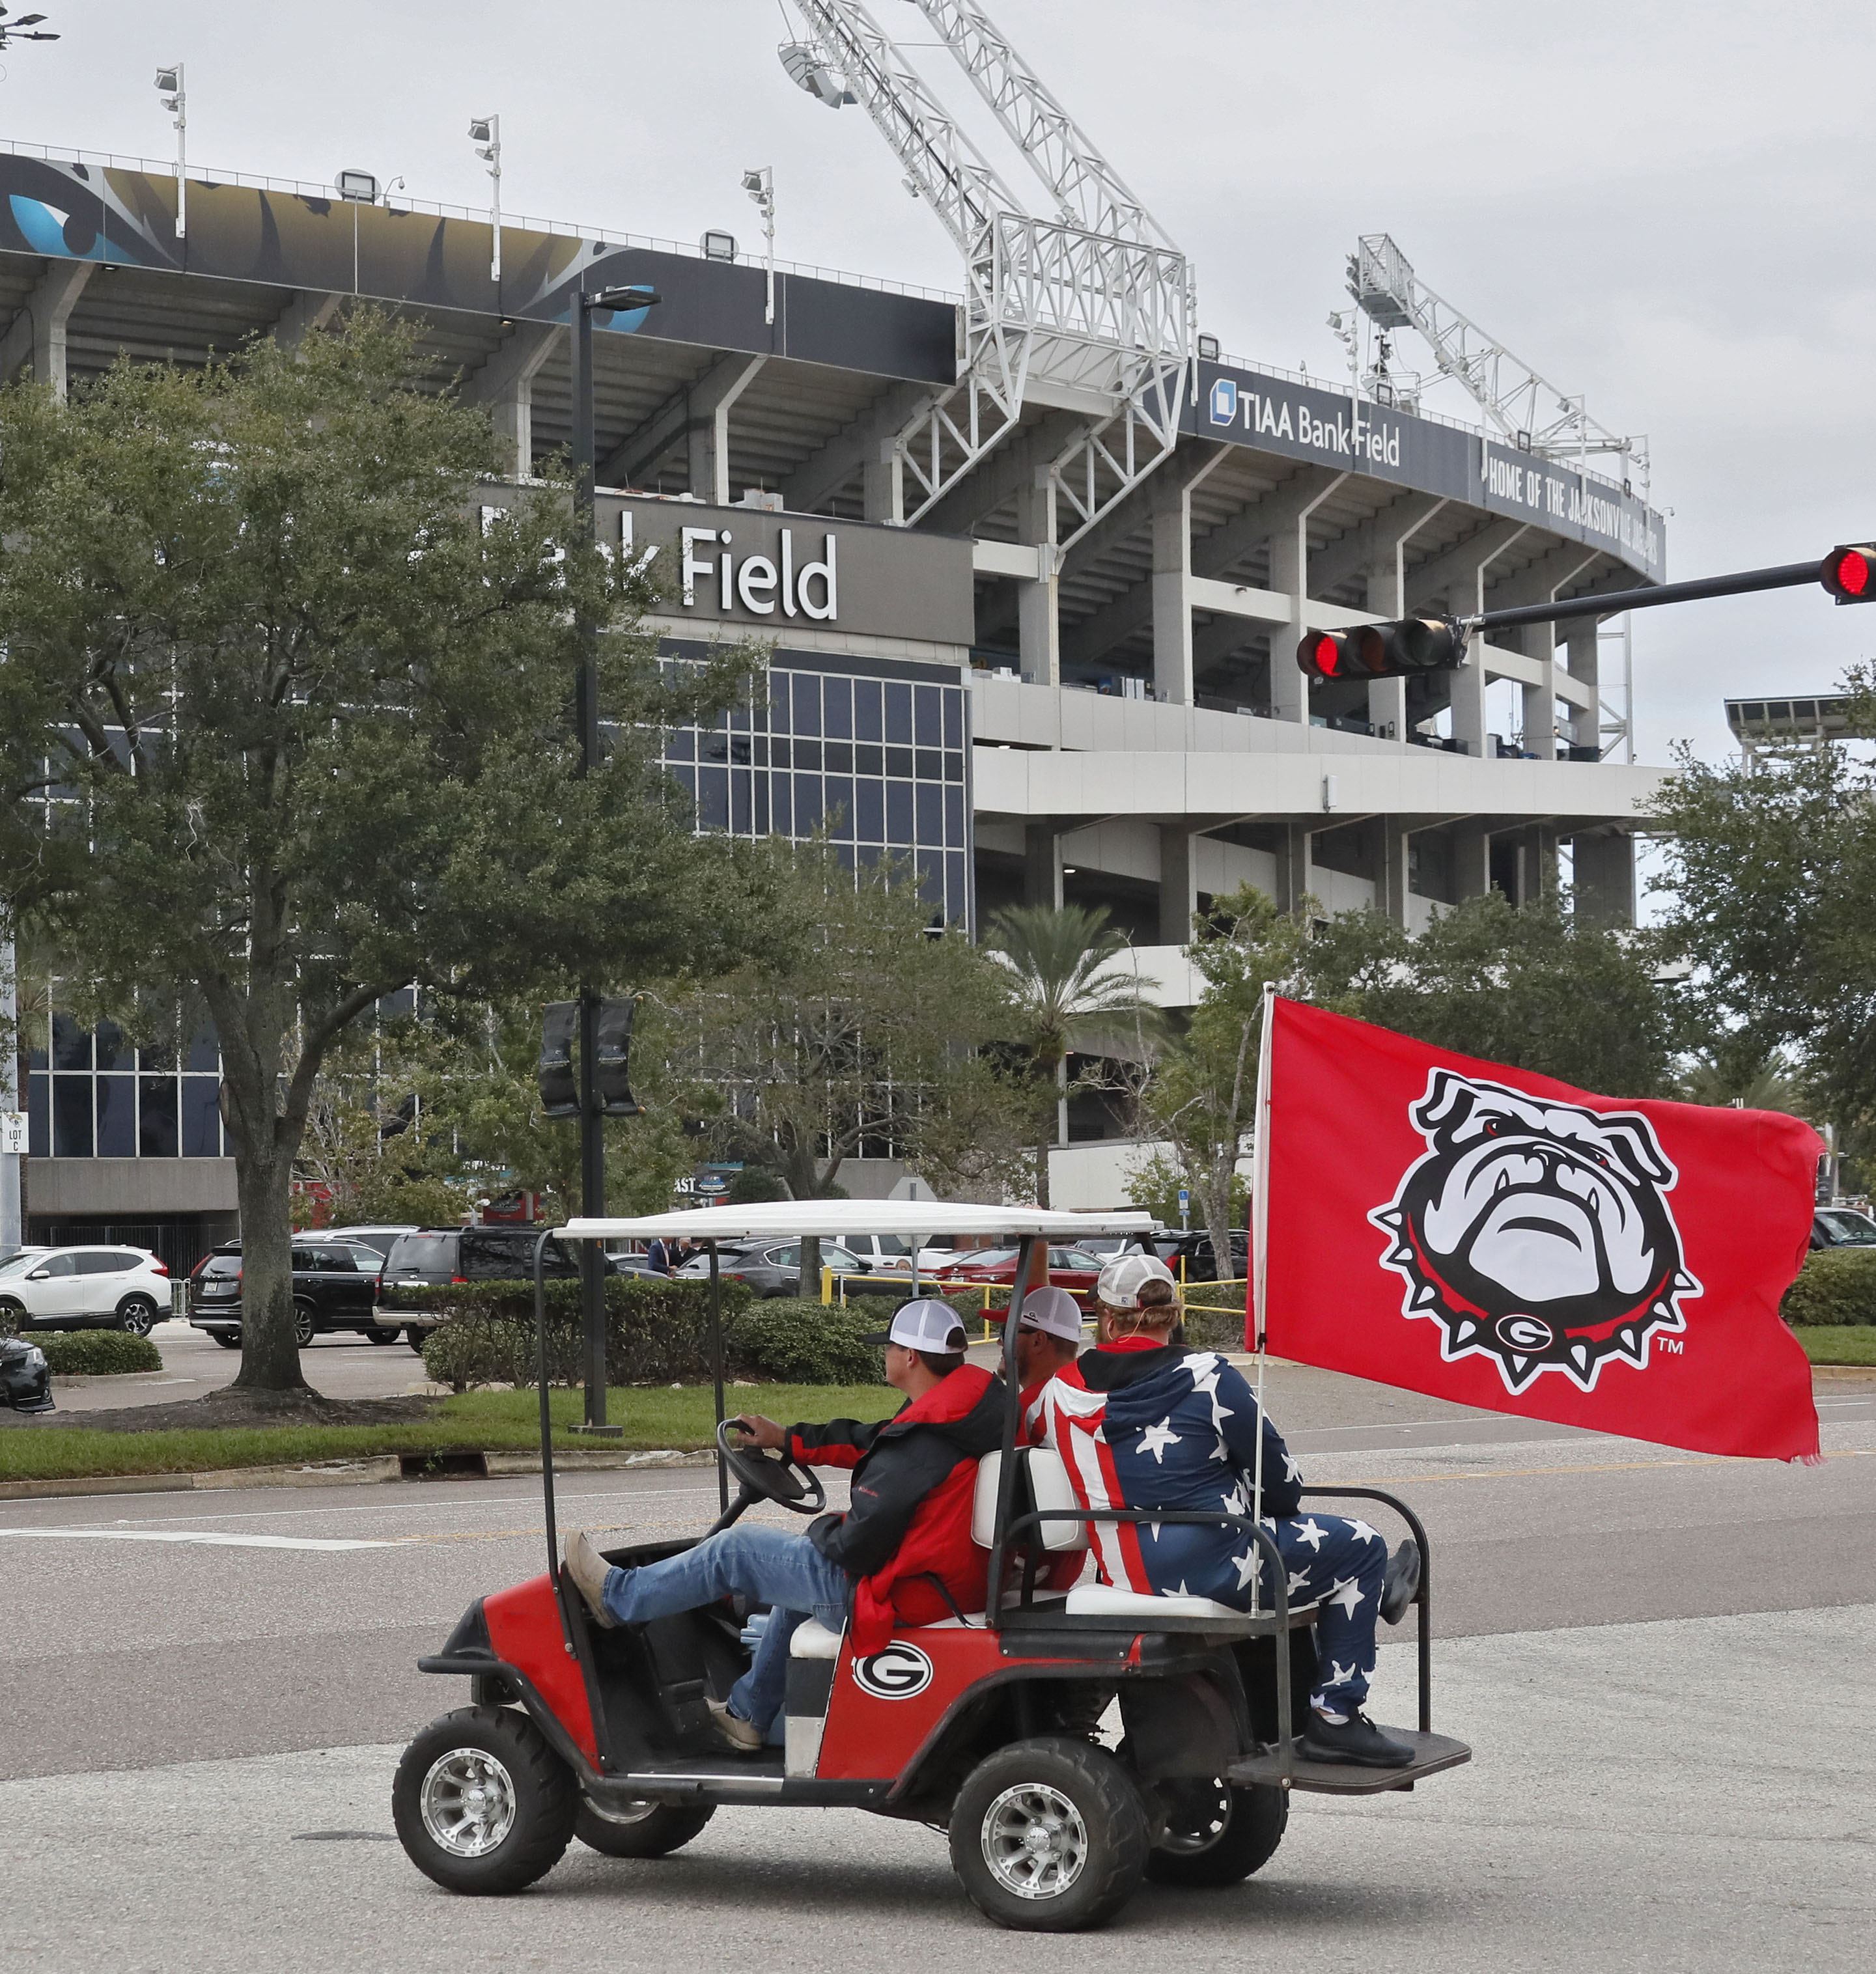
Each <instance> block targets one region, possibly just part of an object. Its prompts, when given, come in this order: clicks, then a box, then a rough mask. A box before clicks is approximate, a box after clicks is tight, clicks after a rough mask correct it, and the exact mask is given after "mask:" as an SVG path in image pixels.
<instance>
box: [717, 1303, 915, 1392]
mask: <svg viewBox="0 0 1876 1974" xmlns="http://www.w3.org/2000/svg"><path fill="white" fill-rule="evenodd" d="M890 1320H891V1311H890V1310H888V1309H887V1308H886V1307H884V1306H883V1305H881V1304H878V1303H875V1304H873V1305H872V1306H871V1307H867V1308H864V1309H839V1308H828V1307H827V1306H826V1305H825V1304H824V1303H819V1302H812V1301H808V1300H805V1299H797V1298H795V1297H780V1296H777V1297H771V1298H770V1299H769V1300H768V1301H766V1302H759V1303H754V1304H753V1305H752V1306H751V1307H749V1308H748V1309H746V1310H743V1312H742V1313H740V1315H738V1316H737V1317H736V1320H734V1322H733V1323H730V1324H728V1325H726V1330H727V1334H726V1336H725V1338H724V1343H725V1346H726V1356H728V1358H729V1359H730V1362H731V1363H732V1365H733V1366H734V1367H735V1369H736V1372H738V1373H740V1374H741V1375H743V1376H748V1375H750V1374H752V1373H753V1374H754V1375H755V1376H758V1377H762V1378H768V1379H774V1380H775V1381H776V1382H777V1383H779V1384H784V1385H877V1384H882V1383H884V1381H885V1375H886V1359H885V1356H884V1353H882V1352H881V1349H880V1348H879V1346H877V1344H873V1343H865V1342H864V1341H863V1340H862V1339H864V1338H866V1337H867V1336H877V1335H878V1333H880V1331H881V1330H883V1329H884V1327H885V1326H886V1325H887V1323H888V1322H890Z"/></svg>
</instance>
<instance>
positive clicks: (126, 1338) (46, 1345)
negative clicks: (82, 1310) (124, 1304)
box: [31, 1330, 162, 1378]
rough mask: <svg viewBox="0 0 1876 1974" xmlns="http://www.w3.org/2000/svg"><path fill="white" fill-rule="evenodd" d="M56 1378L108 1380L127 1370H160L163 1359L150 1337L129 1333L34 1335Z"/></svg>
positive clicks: (111, 1331)
mask: <svg viewBox="0 0 1876 1974" xmlns="http://www.w3.org/2000/svg"><path fill="white" fill-rule="evenodd" d="M31 1340H32V1341H33V1342H34V1343H36V1344H38V1346H39V1348H40V1349H41V1350H43V1351H44V1353H45V1357H46V1368H47V1369H48V1370H49V1371H51V1373H52V1375H53V1376H54V1377H55V1378H109V1377H114V1376H118V1375H119V1374H120V1373H121V1372H126V1371H160V1370H161V1369H162V1356H161V1354H160V1353H159V1352H158V1350H157V1348H156V1345H155V1344H153V1343H152V1342H151V1341H150V1340H149V1338H148V1337H147V1336H132V1335H131V1334H130V1332H129V1331H128V1330H64V1331H61V1332H48V1333H45V1334H44V1335H41V1333H39V1332H38V1331H36V1330H35V1331H34V1333H33V1336H32V1339H31Z"/></svg>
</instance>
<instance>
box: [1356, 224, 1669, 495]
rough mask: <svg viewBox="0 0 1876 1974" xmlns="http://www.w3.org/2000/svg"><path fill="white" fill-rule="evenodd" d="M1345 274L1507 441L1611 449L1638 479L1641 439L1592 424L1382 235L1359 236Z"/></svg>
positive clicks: (1643, 463)
mask: <svg viewBox="0 0 1876 1974" xmlns="http://www.w3.org/2000/svg"><path fill="white" fill-rule="evenodd" d="M1348 276H1349V279H1348V290H1349V293H1350V294H1351V295H1353V297H1354V298H1355V300H1356V304H1357V305H1358V306H1359V307H1360V309H1361V310H1362V312H1363V313H1364V314H1365V315H1366V316H1368V317H1369V319H1370V320H1372V321H1373V322H1374V323H1376V324H1378V325H1379V326H1380V327H1381V328H1382V329H1384V330H1386V329H1412V330H1415V331H1416V332H1417V333H1418V335H1419V336H1421V338H1422V340H1423V341H1424V342H1425V343H1426V346H1427V347H1428V349H1431V350H1432V353H1433V360H1434V362H1435V363H1436V364H1437V365H1438V366H1439V369H1440V371H1441V374H1442V375H1445V376H1448V377H1451V378H1452V379H1455V381H1456V382H1458V383H1459V384H1461V385H1463V386H1464V389H1466V390H1467V391H1468V392H1469V393H1470V394H1471V397H1472V398H1473V400H1474V402H1475V403H1476V404H1477V405H1478V407H1479V408H1480V409H1481V411H1482V412H1484V414H1485V415H1486V417H1487V419H1489V420H1490V421H1491V423H1492V424H1493V425H1495V426H1496V427H1497V428H1498V430H1499V431H1501V432H1502V433H1503V434H1504V435H1505V437H1506V438H1508V439H1510V440H1511V441H1513V443H1514V444H1517V445H1519V446H1520V447H1522V448H1524V449H1525V450H1527V451H1530V452H1533V453H1536V454H1539V455H1540V457H1543V458H1546V459H1566V458H1571V459H1580V458H1582V457H1586V456H1587V455H1588V454H1592V453H1615V454H1619V455H1620V456H1621V457H1622V461H1623V477H1625V478H1626V477H1628V461H1631V460H1632V461H1635V465H1636V467H1637V469H1638V474H1639V477H1641V479H1642V480H1644V481H1645V480H1646V479H1647V477H1648V451H1647V442H1646V441H1645V440H1643V439H1638V438H1624V437H1622V436H1620V435H1619V434H1616V433H1615V432H1612V431H1609V429H1608V428H1607V427H1606V426H1604V425H1599V424H1598V423H1597V421H1596V420H1595V419H1594V418H1591V417H1590V415H1589V413H1588V412H1587V411H1586V410H1585V409H1584V408H1583V401H1582V398H1581V397H1574V398H1573V397H1571V396H1569V395H1568V394H1567V393H1566V392H1562V391H1560V390H1558V389H1557V388H1556V385H1553V384H1551V383H1549V382H1546V380H1545V379H1543V377H1541V376H1540V375H1538V373H1537V372H1536V371H1535V370H1533V369H1532V368H1531V366H1530V365H1529V364H1528V363H1526V362H1523V361H1521V360H1520V359H1519V358H1517V357H1516V356H1514V355H1513V354H1512V353H1511V352H1510V350H1508V349H1506V347H1505V346H1504V344H1503V343H1500V342H1498V341H1497V339H1495V338H1494V337H1492V336H1487V334H1486V333H1485V332H1484V330H1482V329H1481V328H1480V327H1479V326H1478V323H1475V322H1473V321H1472V320H1471V319H1470V318H1469V317H1468V316H1464V315H1462V314H1461V313H1460V312H1459V310H1458V309H1456V308H1455V307H1453V305H1452V304H1451V303H1450V302H1448V301H1445V300H1442V299H1441V297H1439V296H1438V295H1436V294H1435V293H1434V292H1433V291H1432V289H1431V288H1429V287H1427V286H1426V285H1425V284H1424V283H1423V282H1422V280H1420V279H1419V277H1418V276H1417V275H1416V274H1415V272H1414V271H1413V267H1412V264H1411V263H1410V262H1409V260H1408V258H1407V257H1406V255H1405V254H1403V253H1402V251H1401V250H1400V249H1399V248H1398V247H1397V246H1396V245H1395V244H1394V242H1393V241H1392V239H1390V238H1389V236H1388V235H1387V234H1385V233H1369V234H1363V236H1362V237H1361V239H1360V241H1359V242H1358V244H1357V248H1356V251H1355V252H1354V253H1353V254H1351V255H1350V257H1349V264H1348ZM1553 406H1554V407H1555V409H1554V411H1553V409H1552V407H1553Z"/></svg>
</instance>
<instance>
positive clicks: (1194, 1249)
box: [1153, 1233, 1251, 1282]
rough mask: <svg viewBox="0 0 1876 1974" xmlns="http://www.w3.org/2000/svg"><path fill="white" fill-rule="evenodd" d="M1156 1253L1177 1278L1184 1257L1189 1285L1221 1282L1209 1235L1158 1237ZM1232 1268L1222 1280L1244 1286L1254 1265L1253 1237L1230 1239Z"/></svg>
mask: <svg viewBox="0 0 1876 1974" xmlns="http://www.w3.org/2000/svg"><path fill="white" fill-rule="evenodd" d="M1231 1250H1232V1251H1231V1267H1229V1268H1228V1270H1227V1271H1225V1275H1224V1277H1222V1279H1224V1280H1228V1281H1234V1282H1241V1281H1242V1280H1244V1278H1245V1271H1246V1270H1247V1269H1248V1267H1250V1264H1251V1237H1250V1235H1248V1234H1237V1233H1234V1234H1233V1235H1232V1237H1231ZM1153 1252H1154V1253H1155V1254H1157V1255H1158V1256H1159V1258H1160V1260H1161V1261H1163V1262H1165V1264H1166V1266H1167V1267H1169V1268H1170V1269H1171V1270H1172V1272H1173V1274H1178V1273H1179V1261H1180V1260H1181V1258H1184V1261H1185V1263H1186V1276H1185V1278H1186V1280H1187V1281H1189V1282H1215V1281H1217V1280H1220V1279H1221V1277H1220V1276H1219V1274H1218V1260H1217V1258H1216V1257H1215V1255H1214V1254H1212V1237H1211V1235H1209V1234H1199V1233H1192V1234H1171V1233H1168V1234H1156V1235H1153Z"/></svg>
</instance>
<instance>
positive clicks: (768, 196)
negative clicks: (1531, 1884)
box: [743, 165, 775, 327]
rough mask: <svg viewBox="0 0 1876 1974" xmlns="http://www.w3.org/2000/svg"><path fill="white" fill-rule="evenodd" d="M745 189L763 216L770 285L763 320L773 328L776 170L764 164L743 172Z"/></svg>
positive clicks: (766, 262)
mask: <svg viewBox="0 0 1876 1974" xmlns="http://www.w3.org/2000/svg"><path fill="white" fill-rule="evenodd" d="M743 190H744V191H745V192H747V193H748V194H749V197H750V198H753V200H754V201H755V202H756V211H758V212H759V213H760V214H761V215H762V218H763V264H764V266H765V267H766V268H767V269H768V273H769V280H768V285H767V287H766V290H765V294H766V300H765V301H764V303H763V321H764V322H765V323H768V324H769V326H771V327H773V326H774V323H775V171H774V169H773V168H772V166H768V165H764V166H763V168H762V169H761V170H760V171H759V172H744V173H743Z"/></svg>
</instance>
